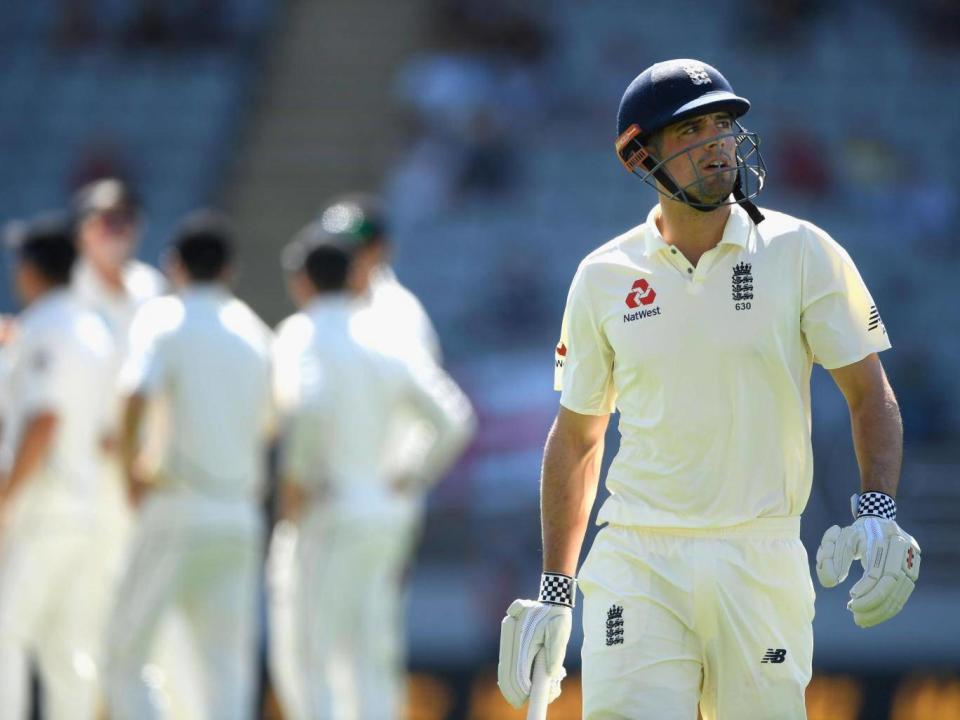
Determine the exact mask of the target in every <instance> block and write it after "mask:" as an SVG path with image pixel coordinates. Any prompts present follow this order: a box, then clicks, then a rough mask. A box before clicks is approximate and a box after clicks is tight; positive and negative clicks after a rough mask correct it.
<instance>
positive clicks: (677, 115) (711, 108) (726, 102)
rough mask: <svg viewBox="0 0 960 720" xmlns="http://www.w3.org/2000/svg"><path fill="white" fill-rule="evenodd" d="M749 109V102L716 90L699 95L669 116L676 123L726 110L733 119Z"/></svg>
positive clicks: (724, 91)
mask: <svg viewBox="0 0 960 720" xmlns="http://www.w3.org/2000/svg"><path fill="white" fill-rule="evenodd" d="M749 109H750V101H749V100H747V99H746V98H742V97H739V96H737V95H734V94H733V93H730V92H727V91H726V90H717V91H716V92H709V93H707V94H706V95H701V96H700V97H698V98H697V99H696V100H691V101H690V102H688V103H686V104H685V105H681V106H680V107H678V108H677V109H676V110H675V111H674V112H673V115H672V116H671V119H670V121H671V122H678V121H680V120H683V119H684V118H688V117H692V116H694V115H703V114H705V113H707V112H721V111H723V110H726V111H728V112H730V113H732V114H733V116H734V117H740V116H741V115H745V114H746V113H747V111H748V110H749Z"/></svg>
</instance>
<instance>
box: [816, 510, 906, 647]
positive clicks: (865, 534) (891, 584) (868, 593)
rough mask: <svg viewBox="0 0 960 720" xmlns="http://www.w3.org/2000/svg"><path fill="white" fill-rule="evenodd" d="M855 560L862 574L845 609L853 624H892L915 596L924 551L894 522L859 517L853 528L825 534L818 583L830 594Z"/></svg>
mask: <svg viewBox="0 0 960 720" xmlns="http://www.w3.org/2000/svg"><path fill="white" fill-rule="evenodd" d="M894 516H895V510H894ZM854 560H860V563H861V565H862V566H863V569H864V572H863V577H862V578H860V580H859V581H857V583H856V584H855V585H854V586H853V587H852V588H851V589H850V602H849V603H847V608H848V609H849V610H850V611H851V612H852V613H853V620H854V622H855V623H856V624H857V625H859V626H860V627H864V628H866V627H871V626H873V625H878V624H879V623H882V622H883V621H885V620H889V619H890V618H892V617H893V616H894V615H896V614H897V613H898V612H900V610H901V609H902V608H903V606H904V604H906V602H907V599H908V598H909V597H910V594H911V593H912V592H913V588H914V586H915V583H916V581H917V578H918V577H919V575H920V546H919V545H918V544H917V541H916V540H914V539H913V537H911V536H910V535H908V534H907V533H906V532H904V531H903V530H902V529H901V528H900V526H899V525H897V523H896V521H895V520H893V519H890V518H883V517H878V516H875V515H861V516H860V517H858V518H857V519H856V520H855V521H854V523H853V524H852V525H848V526H847V527H844V528H840V527H839V526H838V525H834V526H833V527H831V528H830V529H829V530H827V531H826V532H825V533H824V535H823V540H822V541H821V542H820V548H819V549H818V550H817V577H818V578H819V580H820V583H821V584H822V585H823V586H824V587H828V588H829V587H833V586H834V585H837V584H839V583H841V582H843V581H844V580H845V579H846V577H847V574H848V573H849V571H850V565H851V563H852V562H853V561H854Z"/></svg>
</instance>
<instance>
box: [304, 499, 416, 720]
mask: <svg viewBox="0 0 960 720" xmlns="http://www.w3.org/2000/svg"><path fill="white" fill-rule="evenodd" d="M338 510H339V509H338V508H329V507H314V508H311V509H310V510H309V511H308V513H307V515H306V517H305V518H304V521H303V523H302V526H301V528H300V532H299V537H298V540H297V548H296V561H295V562H296V570H297V572H296V580H295V582H294V585H295V592H296V596H295V600H294V602H293V604H292V607H293V610H294V613H295V616H294V621H293V624H294V626H295V627H296V638H297V643H296V653H297V657H298V658H299V663H298V670H299V676H300V677H299V683H298V685H299V695H300V697H301V698H302V712H304V713H305V715H304V717H305V718H309V720H397V719H398V718H399V717H400V714H401V712H402V707H403V701H404V685H405V673H404V654H403V651H402V639H403V618H402V615H403V608H402V602H401V599H402V580H403V573H404V571H405V569H406V565H407V561H408V558H409V555H410V551H411V547H412V544H413V539H414V531H413V529H412V528H411V522H412V521H411V519H410V518H409V517H407V516H402V515H398V516H395V517H367V518H363V517H356V516H353V517H351V516H349V515H346V514H344V513H342V512H339V511H338ZM294 720H299V718H296V717H295V718H294Z"/></svg>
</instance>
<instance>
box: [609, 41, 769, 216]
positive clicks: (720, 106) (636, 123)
mask: <svg viewBox="0 0 960 720" xmlns="http://www.w3.org/2000/svg"><path fill="white" fill-rule="evenodd" d="M749 109H750V102H749V101H748V100H747V99H746V98H743V97H740V96H739V95H737V94H736V93H734V91H733V88H732V87H731V85H730V83H729V82H727V79H726V78H725V77H724V76H723V75H722V74H721V73H720V71H719V70H717V69H716V68H714V67H712V66H710V65H707V64H706V63H704V62H701V61H699V60H688V59H681V60H667V61H666V62H659V63H656V64H655V65H651V66H650V67H648V68H647V69H646V70H644V71H643V72H642V73H640V74H639V75H638V76H637V77H636V78H635V79H634V80H633V82H631V83H630V85H629V86H628V87H627V89H626V92H624V94H623V98H622V99H621V100H620V110H619V112H618V114H617V140H616V144H615V145H616V150H617V156H618V157H619V158H620V161H621V162H622V163H623V165H624V166H625V167H626V168H627V170H629V171H630V172H632V173H634V174H635V175H638V176H639V177H641V178H642V179H643V180H644V181H645V182H647V183H648V184H649V185H652V186H653V187H654V188H655V189H656V190H657V191H658V192H660V193H662V194H664V195H666V196H667V197H670V198H672V199H675V200H679V201H680V202H683V203H686V204H687V205H689V206H691V207H693V208H695V209H697V210H700V211H703V212H709V211H711V210H715V209H716V208H718V207H721V206H722V205H729V204H732V203H734V202H735V203H739V204H740V205H742V206H743V207H744V209H745V210H746V211H747V212H748V213H749V214H750V217H751V218H752V219H753V221H754V222H755V223H759V222H760V221H762V220H763V215H762V214H761V213H760V211H759V210H758V209H757V207H756V206H755V205H754V204H753V203H752V202H750V200H751V199H752V198H754V197H756V196H757V195H758V194H759V193H760V190H761V189H762V188H763V181H764V178H765V176H766V167H765V165H764V163H763V157H762V156H761V155H760V150H759V144H760V138H759V136H758V135H757V134H756V133H751V132H748V131H747V130H746V129H745V128H744V127H743V126H742V125H741V124H740V123H739V121H738V118H740V117H742V116H743V115H745V114H746V113H747V111H748V110H749ZM714 112H729V113H730V114H731V115H732V116H733V119H734V125H735V130H734V131H733V132H730V133H728V134H724V135H719V136H717V137H714V138H711V139H710V140H707V141H704V142H702V143H698V144H696V145H693V146H691V147H688V148H685V149H684V150H681V151H680V152H677V153H674V154H673V155H671V156H669V157H666V158H657V157H655V156H654V155H653V154H651V152H650V150H651V149H650V148H649V147H647V146H646V143H647V141H648V140H649V139H650V137H651V136H652V135H653V134H654V133H656V132H658V131H659V130H662V129H663V128H665V127H667V126H668V125H672V124H673V123H676V122H680V121H681V120H685V119H687V118H691V117H695V116H697V115H705V114H707V113H714ZM722 137H730V138H732V139H733V140H734V145H735V148H736V158H737V163H736V167H731V168H730V173H731V174H732V175H733V187H732V195H733V198H734V199H733V200H732V201H730V200H725V201H723V202H718V203H709V202H705V201H702V200H701V199H699V198H698V197H697V196H696V193H695V187H696V186H698V185H699V184H700V183H701V181H702V179H703V178H702V177H701V176H700V174H699V171H698V173H697V179H696V180H695V181H694V182H692V183H690V184H688V185H686V186H684V187H682V188H681V187H679V186H678V185H677V183H676V182H675V181H674V179H673V177H672V176H671V175H670V174H669V173H668V172H667V170H666V168H665V167H664V166H665V164H666V163H667V162H669V161H670V160H673V159H674V158H675V157H678V156H680V155H682V154H685V153H688V152H690V151H691V150H693V149H695V148H697V147H700V146H702V145H704V144H707V143H711V142H714V141H716V140H717V139H719V138H722ZM654 180H656V181H659V187H658V183H657V182H654Z"/></svg>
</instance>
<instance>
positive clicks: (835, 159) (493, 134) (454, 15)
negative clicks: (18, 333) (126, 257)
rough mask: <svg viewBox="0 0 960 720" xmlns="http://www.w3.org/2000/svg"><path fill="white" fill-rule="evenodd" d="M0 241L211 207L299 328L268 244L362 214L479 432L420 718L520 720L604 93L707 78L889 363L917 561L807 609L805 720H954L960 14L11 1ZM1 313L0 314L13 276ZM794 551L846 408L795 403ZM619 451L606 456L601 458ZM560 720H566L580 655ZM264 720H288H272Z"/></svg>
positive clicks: (260, 290)
mask: <svg viewBox="0 0 960 720" xmlns="http://www.w3.org/2000/svg"><path fill="white" fill-rule="evenodd" d="M2 6H3V13H2V17H3V22H2V23H0V43H2V50H0V219H2V220H10V219H14V218H22V217H25V216H28V215H31V214H33V213H35V212H38V211H41V210H45V209H49V208H54V207H62V206H64V205H65V203H66V202H67V201H68V198H69V196H70V193H71V191H72V190H73V189H75V188H76V187H77V186H78V185H80V184H82V183H83V182H85V181H87V180H90V179H92V178H94V177H98V176H102V175H120V176H122V177H125V178H127V179H129V180H130V181H131V182H132V183H134V185H135V186H136V188H137V189H138V190H139V192H140V193H141V194H142V197H143V200H144V203H145V207H146V211H147V216H148V228H147V233H146V236H145V238H144V240H143V243H142V247H141V252H140V255H141V257H142V258H144V259H146V260H148V261H150V262H156V261H157V260H158V258H159V256H160V254H161V251H162V248H163V245H164V243H165V240H166V237H167V235H168V233H169V232H170V231H171V229H172V228H173V226H174V224H175V223H176V222H177V220H178V219H179V218H180V217H181V216H182V215H183V214H184V213H185V212H186V211H189V210H191V209H193V208H195V207H197V206H201V205H210V204H212V205H215V206H219V207H222V208H224V209H226V210H227V211H228V212H230V213H231V214H232V215H233V217H234V218H235V219H236V221H237V224H238V226H239V230H240V233H241V240H242V246H241V251H242V257H241V265H242V275H241V277H240V280H239V287H238V290H239V293H240V295H241V296H242V297H244V298H245V299H247V300H248V301H249V302H250V303H251V304H252V305H253V307H254V308H255V309H257V310H258V311H259V312H260V313H261V314H262V315H263V316H264V318H265V319H266V320H267V321H268V322H270V323H271V324H273V323H276V322H277V321H278V320H279V319H281V317H283V316H284V315H285V314H287V313H288V312H290V310H291V307H290V305H289V303H288V300H287V298H286V295H285V293H284V292H283V286H282V276H281V271H280V268H279V264H278V253H279V248H280V247H281V246H282V244H283V243H285V242H286V241H287V240H288V239H289V238H290V236H291V235H292V234H293V232H294V231H295V230H296V229H297V228H299V227H300V226H302V225H303V224H305V223H306V222H307V221H308V220H310V219H311V218H312V217H313V215H314V214H315V213H316V211H317V210H318V209H319V208H320V206H321V204H322V203H323V201H324V200H325V199H327V198H329V197H330V196H332V195H334V194H337V193H340V192H343V191H350V190H368V191H380V192H382V193H383V194H384V196H385V198H386V199H387V202H388V206H389V208H390V210H391V216H392V226H393V237H394V243H395V265H396V268H397V271H398V275H399V277H400V279H401V280H402V281H403V282H404V283H406V284H407V285H408V286H409V287H411V289H413V290H414V292H416V293H417V294H418V295H419V296H420V297H421V299H422V300H423V302H424V304H425V306H426V307H427V310H428V311H429V312H430V314H431V315H432V317H433V319H434V321H435V323H436V325H437V327H438V330H439V332H440V336H441V339H442V342H443V348H444V352H445V355H446V358H447V363H448V365H449V367H450V368H451V370H452V372H453V374H454V375H455V376H456V377H457V378H458V379H459V380H460V381H461V382H462V384H463V385H464V387H465V388H466V389H467V391H468V393H469V394H470V396H471V398H472V399H473V401H474V403H475V404H476V407H477V409H478V413H479V415H480V418H481V425H480V432H479V436H478V438H477V440H476V442H475V444H474V446H473V447H472V449H471V451H470V453H469V454H468V456H467V458H466V459H465V460H464V461H463V462H462V463H460V465H459V466H458V468H457V469H456V471H455V472H454V473H453V474H452V475H451V477H450V478H449V479H448V480H447V482H446V483H445V484H443V485H442V486H441V487H440V488H438V490H437V491H436V492H435V494H434V496H433V497H432V499H431V513H430V516H429V521H428V525H427V528H426V532H425V535H424V538H423V542H422V547H421V550H420V553H419V557H418V560H417V562H416V564H415V566H414V567H413V568H412V570H411V586H410V598H409V608H408V618H409V632H408V635H409V654H410V663H411V683H412V684H411V689H412V690H411V708H410V712H409V717H410V718H415V719H416V720H433V719H434V718H436V719H438V720H439V719H441V718H470V719H474V720H480V719H484V720H486V719H491V720H499V719H500V718H511V717H520V715H519V714H518V713H513V712H512V711H511V710H510V709H509V708H508V707H507V706H506V705H505V703H503V701H502V700H501V699H500V697H499V694H498V693H497V691H496V685H495V665H496V651H497V648H496V645H497V641H498V627H499V621H500V618H501V616H502V613H503V611H504V609H505V608H506V607H507V605H508V604H509V602H510V601H511V600H512V599H513V598H514V597H527V596H530V595H531V594H532V593H534V592H535V590H536V584H537V580H538V576H539V562H540V551H539V545H540V543H539V520H538V513H537V491H538V472H539V461H540V454H541V449H542V444H543V440H544V437H545V434H546V431H547V428H548V426H549V423H550V422H551V420H552V418H553V415H554V413H555V411H556V402H557V398H556V396H555V395H554V393H553V392H552V390H551V384H552V374H553V346H554V342H555V340H556V337H557V334H558V332H559V324H560V317H561V314H562V311H563V305H564V300H565V295H566V289H567V286H568V283H569V281H570V278H571V277H572V274H573V272H574V270H575V268H576V265H577V262H578V261H579V259H580V258H581V257H582V256H583V255H584V254H586V252H588V251H589V250H591V249H592V248H594V247H596V246H597V245H599V244H601V243H602V242H603V241H605V240H606V239H608V238H609V237H611V236H613V235H614V234H617V233H619V232H621V231H622V230H624V229H626V228H628V227H630V226H633V225H635V224H637V223H639V222H641V221H642V220H643V218H644V216H645V213H646V211H647V209H648V207H649V206H650V205H651V204H652V203H653V202H654V200H655V198H654V196H653V195H652V193H650V192H649V191H648V190H646V189H644V187H643V186H642V185H641V184H640V183H639V182H637V181H636V179H634V178H631V177H630V176H629V175H628V174H627V173H625V172H624V171H623V170H622V168H621V167H620V166H619V164H618V163H617V161H616V159H615V157H614V155H613V152H612V144H613V138H614V126H615V114H616V107H617V103H618V101H619V98H620V94H621V93H622V91H623V89H624V88H625V87H626V85H627V84H628V82H629V81H630V80H631V79H632V78H633V77H634V75H635V74H636V73H637V72H639V71H640V70H641V69H642V68H644V67H646V66H647V65H649V64H651V63H652V62H655V61H658V60H662V59H667V58H670V57H696V58H700V59H703V60H705V61H707V62H710V63H711V64H713V65H715V66H717V67H719V68H720V69H721V70H722V71H723V72H724V73H725V74H726V76H727V77H728V78H729V79H730V80H731V82H732V83H733V85H734V87H735V88H737V90H738V91H739V92H740V93H741V94H743V95H745V96H747V97H748V98H750V99H751V101H752V102H753V110H752V111H751V113H750V115H749V116H748V117H747V123H746V124H747V126H748V127H749V128H750V129H752V130H755V131H758V132H759V133H760V135H761V137H762V138H763V140H764V151H765V156H766V160H767V164H768V167H769V171H770V174H769V177H768V186H767V187H768V189H767V190H766V191H765V193H764V196H763V197H762V198H761V201H762V202H761V204H762V205H767V206H770V207H774V208H777V209H782V210H785V211H787V212H790V213H792V214H796V215H799V216H802V217H805V218H808V219H810V220H812V221H814V222H815V223H817V224H818V225H821V226H822V227H824V228H825V229H827V230H828V231H829V232H830V233H831V234H833V235H834V237H836V238H837V239H838V240H839V241H840V242H841V243H842V244H844V245H845V246H846V247H847V248H848V250H849V251H850V252H851V254H852V255H853V257H854V259H855V260H856V261H857V263H858V265H859V267H860V269H861V271H862V273H863V275H864V276H865V278H866V280H867V283H868V285H869V286H870V287H871V289H872V290H873V293H874V296H875V298H876V300H877V303H878V305H879V308H880V310H881V312H882V313H883V317H884V320H885V322H886V327H887V329H888V332H889V333H890V335H891V338H892V340H893V343H894V347H895V349H894V350H893V351H892V352H891V353H888V354H886V355H885V357H884V362H885V363H886V366H887V369H888V372H889V374H890V376H891V378H892V381H893V384H894V387H895V389H896V390H897V392H898V395H899V398H900V402H901V407H902V411H903V416H904V421H905V428H906V462H905V467H904V474H903V484H902V490H901V492H900V499H901V520H902V524H903V525H904V526H905V527H906V528H908V529H909V530H910V531H911V532H912V533H913V534H914V535H915V536H916V537H917V539H918V540H919V542H920V543H921V545H922V546H923V549H924V568H923V577H922V579H921V581H920V584H919V585H918V588H917V591H916V593H915V594H914V596H913V598H912V599H911V601H910V603H909V604H908V605H907V607H906V609H905V610H904V612H903V613H902V615H901V616H899V617H897V618H896V619H894V620H893V621H891V622H889V623H887V624H886V625H883V626H881V627H878V628H874V629H872V630H870V631H862V630H859V629H858V628H856V627H855V626H854V625H853V623H852V621H851V619H850V617H849V615H848V613H847V612H846V610H845V609H844V602H845V597H844V593H843V592H842V591H834V592H826V591H821V592H820V596H819V601H818V603H817V618H816V621H815V633H816V654H815V665H816V670H817V674H816V677H815V679H814V682H813V684H812V685H811V688H810V691H809V696H808V697H809V701H808V705H809V709H810V717H811V719H812V720H824V719H826V718H829V719H830V720H855V719H856V720H886V719H887V718H889V719H890V720H928V719H930V718H937V719H943V720H949V719H950V718H960V674H958V673H960V622H958V621H957V612H956V609H957V606H958V601H960V573H958V570H960V523H958V521H957V518H958V516H960V483H958V477H960V375H958V373H957V371H956V369H957V366H958V360H960V332H958V331H960V302H958V298H957V290H956V282H954V281H952V280H951V277H952V275H951V273H952V272H955V271H956V270H957V269H958V263H960V242H958V241H960V237H958V233H960V231H958V226H957V222H958V219H960V218H958V200H957V198H958V191H960V163H958V162H957V158H956V157H954V155H955V152H954V148H953V146H954V145H955V144H956V141H957V132H958V128H960V93H958V92H957V70H958V68H960V5H958V4H957V3H956V2H953V1H952V0H913V1H912V2H906V1H905V0H872V1H868V0H834V1H833V2H826V1H824V0H811V1H808V2H804V1H803V0H778V1H776V2H768V1H766V0H738V1H737V2H734V1H733V0H716V1H715V2H712V3H700V2H696V1H695V0H674V1H673V2H670V3H653V2H650V3H647V2H630V1H628V0H595V1H594V2H583V1H582V0H552V1H550V2H546V1H545V0H513V1H510V0H392V1H391V0H31V2H16V1H15V0H5V1H4V2H3V3H2ZM0 305H2V307H0V310H3V311H5V312H11V311H14V310H15V306H14V304H13V301H12V298H11V292H10V281H9V273H4V275H3V278H2V284H0ZM814 397H815V400H814V412H815V421H814V424H815V439H814V444H815V452H816V461H817V474H816V478H815V488H814V493H813V496H812V498H811V500H810V505H809V508H808V510H807V514H806V516H805V518H804V525H803V537H804V540H805V542H806V544H807V547H808V549H809V550H810V551H811V553H812V551H814V550H815V548H816V543H817V541H818V540H819V537H820V534H821V533H822V531H823V530H824V529H825V528H826V527H827V526H828V525H830V524H833V523H836V522H841V521H843V520H844V519H845V517H846V515H847V513H848V500H847V498H848V496H849V495H850V493H851V492H853V490H854V489H855V488H856V485H857V479H856V478H857V473H856V465H855V459H854V456H853V453H852V449H851V444H850V440H849V424H848V420H847V417H846V409H845V405H844V403H843V401H842V399H841V396H840V394H839V392H837V391H836V390H835V389H834V388H833V386H832V383H831V382H830V380H829V378H828V377H827V376H826V375H825V374H824V373H822V372H817V373H816V377H815V384H814ZM615 447H616V437H615V433H614V432H611V437H610V438H609V441H608V453H612V452H613V451H614V450H615ZM577 647H578V639H577V637H576V636H575V637H574V639H573V641H572V642H571V652H570V654H569V657H568V669H569V670H570V671H571V677H570V679H568V680H567V681H566V682H565V688H566V689H565V692H564V695H563V696H562V698H561V699H560V700H559V701H558V703H557V704H556V705H554V706H552V708H553V709H552V710H551V718H555V719H556V720H559V719H561V718H577V717H579V695H578V687H577V685H578V680H577V666H578V663H579V659H578V654H577V652H576V648H577ZM264 717H273V718H278V717H279V714H278V713H277V711H276V709H275V708H274V707H273V706H272V705H271V703H270V702H269V698H268V699H267V701H266V702H265V710H264Z"/></svg>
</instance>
